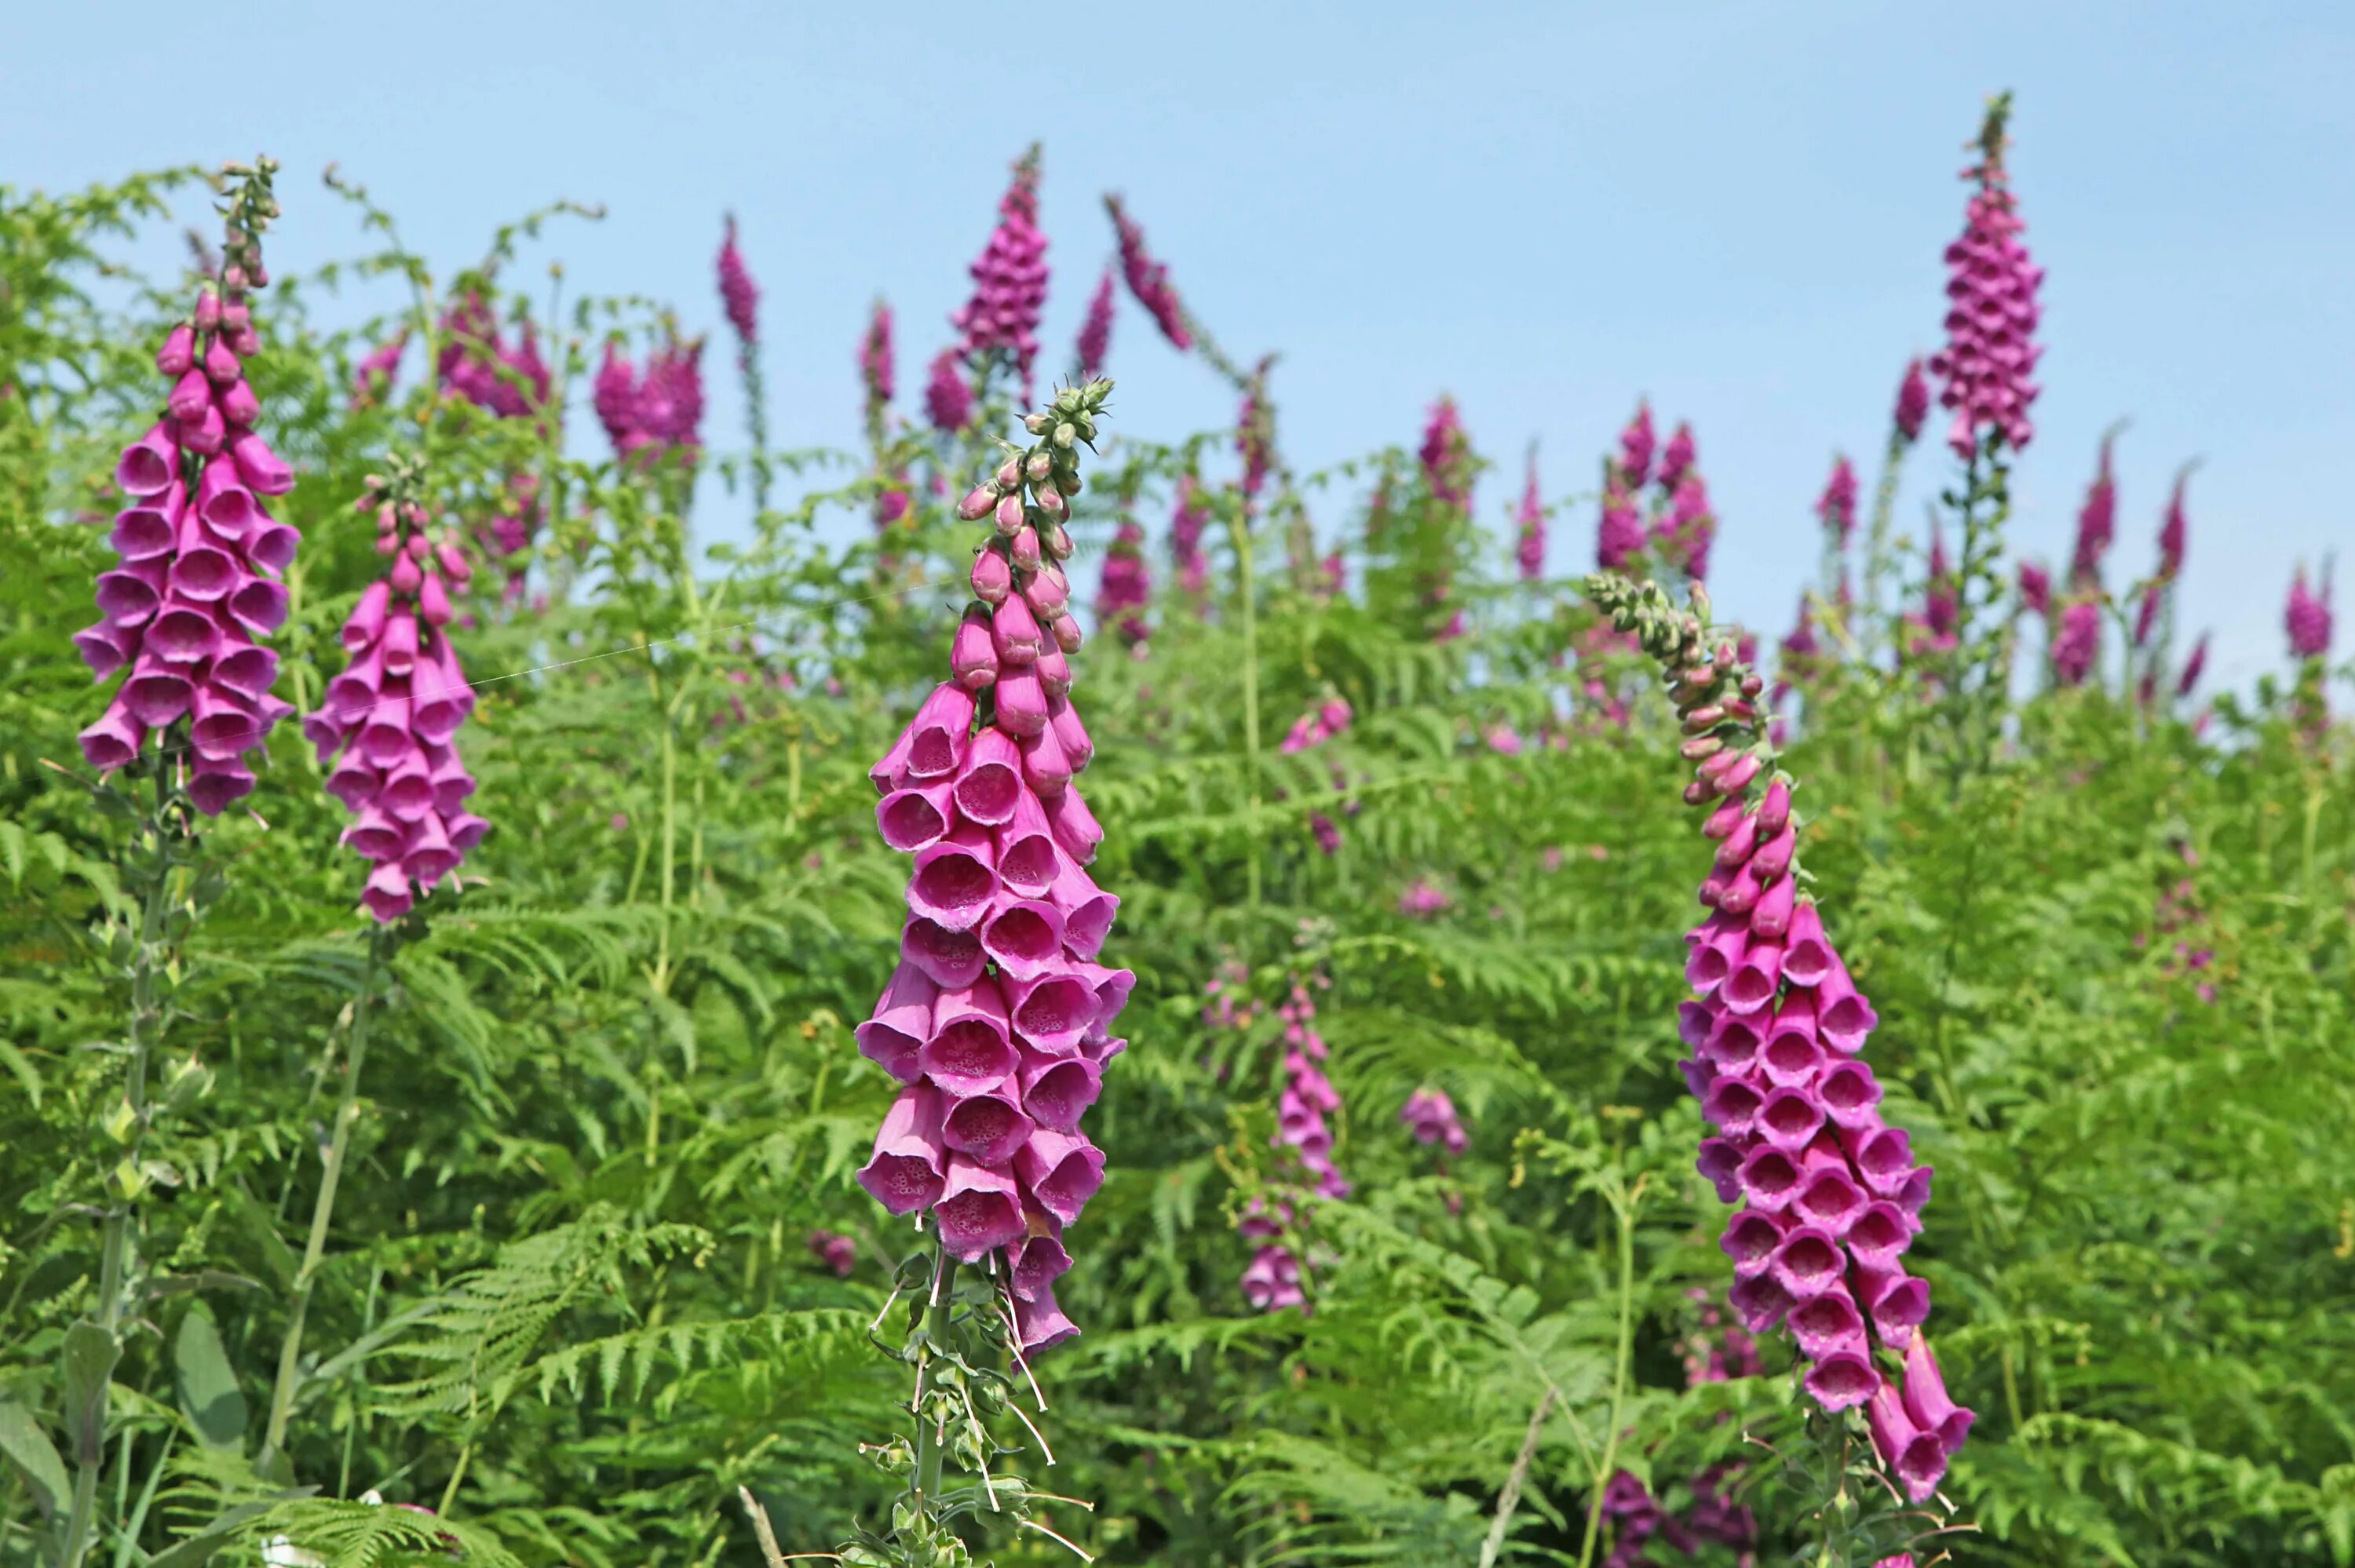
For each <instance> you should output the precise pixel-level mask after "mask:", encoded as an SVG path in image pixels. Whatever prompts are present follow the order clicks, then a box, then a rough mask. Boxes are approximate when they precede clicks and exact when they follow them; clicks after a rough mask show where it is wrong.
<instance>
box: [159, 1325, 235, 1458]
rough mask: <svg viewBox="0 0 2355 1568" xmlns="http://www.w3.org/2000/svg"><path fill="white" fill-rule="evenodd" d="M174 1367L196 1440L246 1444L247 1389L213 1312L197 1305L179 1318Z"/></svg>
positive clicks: (207, 1443) (232, 1445) (212, 1445)
mask: <svg viewBox="0 0 2355 1568" xmlns="http://www.w3.org/2000/svg"><path fill="white" fill-rule="evenodd" d="M172 1370H173V1372H174V1374H175V1377H176V1381H177V1382H178V1383H179V1388H180V1409H181V1410H182V1411H183V1412H185V1413H186V1415H187V1417H188V1425H190V1426H192V1427H194V1428H195V1429H196V1434H197V1441H198V1442H200V1443H202V1444H203V1445H204V1446H206V1447H208V1448H242V1447H243V1446H245V1421H246V1408H245V1395H244V1394H243V1393H240V1392H239V1390H238V1386H237V1373H236V1372H233V1371H231V1370H230V1368H229V1352H228V1351H226V1350H224V1349H223V1348H222V1346H221V1337H220V1330H219V1329H218V1327H216V1326H215V1325H214V1323H213V1318H212V1314H211V1313H210V1312H209V1311H208V1310H206V1309H205V1308H202V1307H194V1308H189V1310H188V1311H187V1312H186V1314H185V1315H184V1316H183V1317H182V1318H181V1319H180V1335H179V1338H178V1339H177V1340H176V1341H174V1343H173V1346H172Z"/></svg>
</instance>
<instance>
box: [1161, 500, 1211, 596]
mask: <svg viewBox="0 0 2355 1568" xmlns="http://www.w3.org/2000/svg"><path fill="white" fill-rule="evenodd" d="M1209 521H1210V509H1209V505H1208V503H1205V502H1204V500H1203V499H1202V487H1201V485H1200V484H1199V483H1198V482H1196V480H1195V478H1194V476H1193V475H1192V474H1190V473H1189V474H1186V475H1184V476H1183V477H1181V478H1180V479H1179V480H1178V481H1177V505H1176V507H1175V508H1174V509H1173V510H1172V511H1171V513H1170V514H1169V560H1170V564H1171V565H1172V566H1174V567H1177V587H1178V588H1180V589H1181V590H1182V591H1184V592H1187V593H1196V594H1198V593H1200V592H1201V591H1202V590H1203V589H1204V588H1207V587H1209V581H1210V564H1209V558H1208V557H1207V556H1204V555H1203V554H1202V530H1203V528H1204V527H1205V526H1206V525H1208V524H1209Z"/></svg>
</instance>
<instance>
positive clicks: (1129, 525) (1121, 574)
mask: <svg viewBox="0 0 2355 1568" xmlns="http://www.w3.org/2000/svg"><path fill="white" fill-rule="evenodd" d="M1152 602H1153V572H1152V568H1150V567H1147V566H1146V564H1145V529H1144V528H1143V526H1142V525H1140V524H1138V523H1137V521H1136V519H1135V518H1134V517H1124V518H1122V519H1121V520H1120V526H1118V527H1117V528H1115V529H1114V530H1113V535H1112V547H1111V548H1110V549H1108V550H1106V551H1105V552H1104V563H1103V578H1102V580H1100V581H1099V582H1098V583H1097V585H1096V620H1097V622H1098V623H1099V624H1101V625H1103V626H1108V627H1110V628H1112V630H1113V634H1114V636H1116V637H1118V638H1119V639H1120V640H1121V641H1123V642H1124V643H1126V644H1127V645H1128V646H1129V647H1131V648H1135V647H1138V646H1140V645H1141V644H1142V643H1143V642H1144V641H1145V639H1146V634H1147V628H1146V624H1145V607H1146V605H1148V604H1150V603H1152Z"/></svg>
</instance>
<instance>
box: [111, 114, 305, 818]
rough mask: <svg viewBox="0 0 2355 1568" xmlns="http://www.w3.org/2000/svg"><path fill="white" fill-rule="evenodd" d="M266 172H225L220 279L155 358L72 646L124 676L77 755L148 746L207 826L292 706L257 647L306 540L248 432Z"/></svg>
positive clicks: (241, 788)
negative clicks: (93, 618)
mask: <svg viewBox="0 0 2355 1568" xmlns="http://www.w3.org/2000/svg"><path fill="white" fill-rule="evenodd" d="M276 168H277V164H275V163H274V162H273V161H272V160H270V159H266V158H265V159H261V160H259V161H258V162H257V164H255V165H254V167H253V168H252V169H250V170H247V171H243V172H241V173H240V174H239V175H237V179H238V184H237V185H235V186H233V187H232V188H233V190H234V193H235V194H234V196H232V199H231V202H230V206H229V213H228V222H227V238H226V241H225V243H224V245H223V247H222V266H221V270H220V274H219V277H218V282H217V283H215V282H208V283H207V284H206V285H205V287H204V289H203V291H202V292H201V293H200V295H199V296H198V299H197V307H196V309H195V311H194V312H193V313H191V316H190V318H189V320H187V321H186V322H183V323H179V324H177V325H176V326H174V327H173V328H172V329H171V331H170V332H169V333H168V334H166V335H165V341H164V344H163V346H162V347H161V349H159V351H158V352H157V354H156V356H155V362H156V368H157V370H158V371H159V373H160V374H161V376H163V377H164V378H165V381H166V382H167V383H168V385H169V392H168V394H167V396H166V397H165V406H166V408H167V410H168V411H167V412H166V413H165V415H164V416H163V417H162V418H159V419H157V421H156V422H155V425H154V426H153V427H152V428H150V429H148V431H147V432H146V433H145V434H144V435H143V436H141V437H140V438H139V439H138V440H135V441H133V442H132V443H131V444H130V445H129V446H127V447H125V448H124V449H123V455H122V457H121V459H120V460H119V461H117V462H116V464H115V468H114V482H115V486H116V488H117V489H119V490H121V491H122V492H123V497H124V500H125V503H126V504H125V505H124V507H123V510H122V511H121V512H120V513H118V514H116V516H115V520H114V526H113V528H112V530H111V532H110V534H109V538H110V540H111V542H112V545H113V546H114V549H115V553H116V554H117V555H118V556H121V557H122V564H121V565H120V566H118V567H115V568H114V569H113V570H112V571H107V572H102V573H101V574H100V575H99V577H98V582H97V585H96V595H95V597H96V599H97V601H98V610H99V620H98V621H97V623H96V624H95V625H92V626H91V627H89V628H87V629H85V630H81V631H79V632H76V633H75V634H74V638H73V641H74V645H75V647H76V648H78V649H79V650H80V652H81V655H82V658H83V661H84V662H87V663H88V664H89V665H90V667H91V673H92V674H93V675H95V676H96V677H97V678H98V679H99V680H101V681H102V680H105V679H106V678H107V677H109V676H110V675H112V674H114V673H116V672H118V671H123V672H125V674H124V678H123V683H122V684H121V685H119V686H118V687H116V689H115V693H114V695H113V697H112V700H111V701H110V702H109V703H108V705H107V707H106V710H105V712H104V713H103V714H102V715H101V716H100V717H99V719H98V721H97V722H96V723H94V724H92V725H91V726H90V727H89V728H87V729H85V730H83V731H82V732H81V734H80V737H79V738H80V745H81V753H82V757H83V758H84V760H86V761H87V762H88V763H89V764H90V766H91V767H92V768H96V769H98V770H99V771H100V772H101V773H107V772H112V771H113V770H115V769H116V768H123V767H125V766H128V765H129V764H130V763H132V762H133V761H134V760H136V759H137V758H138V756H139V754H140V752H141V751H142V750H143V749H144V747H145V746H146V744H147V741H148V738H149V737H150V736H155V738H156V741H157V744H158V746H159V747H162V748H163V749H164V750H165V753H166V755H168V756H171V757H173V758H176V759H177V762H176V770H177V771H178V772H179V775H180V777H181V778H182V779H183V780H184V781H185V784H186V789H187V793H188V798H189V800H191V801H192V802H193V803H194V805H195V807H196V809H197V810H199V811H201V812H203V813H204V814H205V815H207V816H218V815H219V814H220V813H221V812H222V811H223V810H227V809H228V808H229V805H230V803H231V802H233V801H235V800H240V799H242V798H243V797H244V796H246V795H247V794H249V793H250V792H251V791H252V789H253V786H254V775H253V771H252V769H251V768H249V767H248V766H247V765H246V763H245V760H244V758H245V754H246V753H248V752H249V751H251V750H254V749H256V748H258V747H261V746H263V745H264V744H265V743H266V742H267V740H268V739H269V736H270V731H271V729H272V726H275V725H276V724H277V722H278V721H279V720H280V719H281V718H282V717H284V716H286V715H288V714H289V713H291V712H292V711H293V710H292V709H291V708H290V707H288V705H286V704H284V703H282V702H281V701H280V700H279V699H278V698H277V697H276V696H275V695H274V694H272V691H271V687H272V683H274V682H275V680H276V677H277V672H278V655H277V654H276V653H275V652H273V651H272V650H271V649H270V648H269V647H268V646H267V644H266V642H265V641H263V640H264V639H266V638H268V637H269V636H270V635H271V634H272V632H274V631H276V630H278V629H279V627H280V626H281V625H282V624H283V622H284V621H285V620H286V614H287V608H288V595H287V590H286V587H285V584H284V581H283V577H284V574H285V571H286V569H287V567H290V566H291V565H292V564H293V559H294V552H295V547H296V546H297V545H299V544H300V543H301V539H302V535H300V534H299V533H298V532H296V530H295V529H294V528H293V526H292V525H290V524H285V523H282V522H280V521H278V520H277V519H276V518H274V517H272V515H271V514H270V511H269V506H268V499H269V498H270V497H273V496H279V495H283V494H285V493H286V492H287V491H289V490H290V489H292V488H293V482H294V476H293V471H292V470H290V469H289V468H288V467H287V466H286V464H285V463H284V462H283V461H281V460H280V458H279V457H278V455H277V454H276V453H274V452H273V451H272V450H270V447H269V445H268V443H267V442H265V441H264V440H262V438H261V435H260V434H258V433H257V432H256V431H254V430H253V429H251V428H250V427H251V424H252V422H253V420H254V418H256V417H257V416H258V415H259V413H260V411H261V409H260V404H259V401H258V400H257V399H256V397H254V394H253V390H252V388H251V387H250V386H249V385H248V384H247V382H246V379H245V374H244V362H245V361H246V360H248V359H250V358H251V357H252V356H253V355H255V354H258V353H259V352H261V334H260V332H259V330H258V329H257V328H256V327H255V325H254V324H253V317H252V306H251V303H250V298H249V293H250V291H251V290H254V289H259V288H261V287H263V286H264V285H265V283H266V282H267V280H268V277H269V273H268V271H267V270H266V269H265V268H264V267H263V265H262V261H261V231H262V228H263V227H264V225H265V224H266V222H267V221H268V219H269V217H271V216H272V215H273V214H274V212H275V210H276V204H275V202H274V201H273V200H272V197H271V194H270V190H271V176H272V174H273V173H274V172H275V170H276Z"/></svg>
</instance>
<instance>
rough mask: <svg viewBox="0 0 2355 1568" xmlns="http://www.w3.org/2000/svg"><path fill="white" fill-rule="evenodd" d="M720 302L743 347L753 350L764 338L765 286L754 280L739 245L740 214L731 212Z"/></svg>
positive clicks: (722, 256) (721, 260) (722, 253)
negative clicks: (762, 326) (762, 307)
mask: <svg viewBox="0 0 2355 1568" xmlns="http://www.w3.org/2000/svg"><path fill="white" fill-rule="evenodd" d="M718 265H719V305H720V309H721V310H722V311H723V312H725V313H726V314H727V317H728V324H729V325H730V326H731V327H733V328H734V329H735V331H736V342H737V344H738V345H739V346H740V348H741V349H742V350H745V351H748V352H749V351H750V350H751V347H752V345H753V344H757V343H759V342H760V341H761V286H760V285H759V284H758V283H755V282H754V281H752V274H751V271H750V270H748V269H747V268H746V267H745V265H744V253H743V252H742V251H741V250H740V249H737V248H736V215H735V214H734V213H732V212H731V213H730V214H729V215H728V228H727V232H726V235H725V237H724V238H722V239H721V240H720V242H719V263H718Z"/></svg>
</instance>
